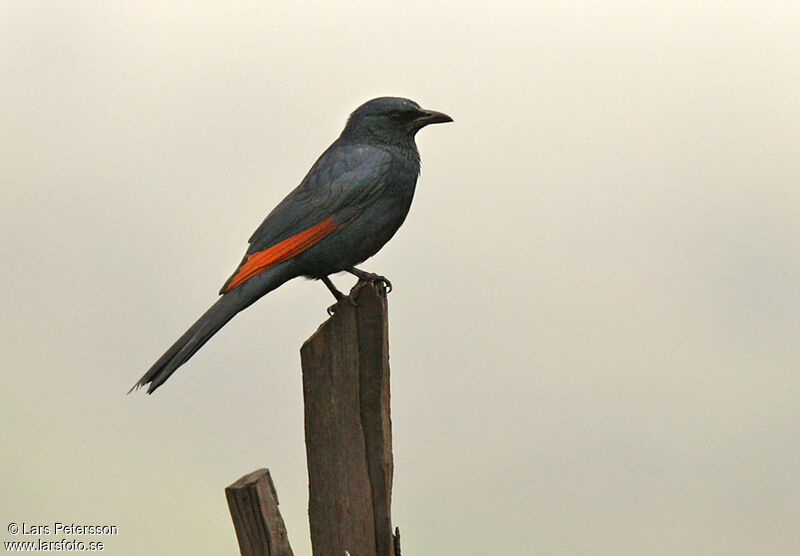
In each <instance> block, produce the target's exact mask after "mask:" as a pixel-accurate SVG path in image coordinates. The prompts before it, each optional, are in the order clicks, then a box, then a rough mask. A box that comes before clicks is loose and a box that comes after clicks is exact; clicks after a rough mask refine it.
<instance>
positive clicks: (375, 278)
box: [361, 272, 393, 293]
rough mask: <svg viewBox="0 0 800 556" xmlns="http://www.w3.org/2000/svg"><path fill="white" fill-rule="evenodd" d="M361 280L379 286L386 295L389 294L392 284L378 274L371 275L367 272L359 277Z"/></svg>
mask: <svg viewBox="0 0 800 556" xmlns="http://www.w3.org/2000/svg"><path fill="white" fill-rule="evenodd" d="M361 279H362V280H366V281H367V282H372V283H373V284H379V285H380V286H381V287H382V288H383V289H384V290H386V293H391V291H392V289H393V286H392V283H391V282H390V281H389V279H388V278H387V277H386V276H381V275H380V274H373V273H372V272H369V273H367V274H365V275H364V276H362V277H361Z"/></svg>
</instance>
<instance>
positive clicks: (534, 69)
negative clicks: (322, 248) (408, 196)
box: [0, 0, 800, 556]
mask: <svg viewBox="0 0 800 556" xmlns="http://www.w3.org/2000/svg"><path fill="white" fill-rule="evenodd" d="M433 4H434V3H431V2H404V3H402V7H399V3H398V6H397V7H396V6H395V4H391V5H390V4H389V3H385V2H366V1H365V2H346V3H339V2H328V3H318V2H317V3H315V2H309V3H304V4H302V5H301V4H298V3H297V2H283V3H277V2H264V1H255V0H253V1H241V2H225V3H222V2H206V1H197V0H193V1H185V2H127V1H117V0H85V1H78V0H76V1H71V2H48V1H35V0H24V1H23V0H19V1H15V0H5V1H3V2H2V3H0V76H2V77H0V80H1V82H2V84H1V85H0V125H1V127H0V130H1V131H0V191H1V192H2V204H1V205H0V211H2V212H1V213H0V233H1V234H2V236H1V237H2V239H1V240H0V265H1V267H2V272H0V310H1V312H2V320H0V341H1V342H2V350H1V351H0V364H1V365H2V374H1V375H0V408H2V409H1V410H0V435H2V436H0V445H1V446H2V448H1V449H0V450H1V452H0V453H1V454H2V455H1V456H0V520H1V521H2V522H0V540H3V541H8V540H12V539H17V540H19V539H21V538H22V537H21V536H17V537H14V536H12V535H10V534H8V533H7V531H6V529H7V524H8V523H11V522H16V523H20V524H21V523H22V522H26V523H29V524H30V523H52V522H54V521H61V522H75V523H110V524H115V525H117V526H118V527H119V535H118V536H116V537H105V538H103V539H102V540H103V541H104V542H105V543H106V553H108V554H120V555H135V556H139V555H142V554H165V555H166V554H169V555H171V556H179V555H192V556H195V555H198V554H216V555H222V554H229V555H232V554H236V553H237V548H236V539H235V535H234V531H233V527H232V524H231V522H230V517H229V515H228V510H227V506H226V503H225V498H224V494H223V489H224V487H225V486H227V485H229V484H230V483H232V482H233V481H235V480H236V479H238V478H239V477H240V476H242V475H244V474H245V473H248V472H250V471H253V470H254V469H257V468H259V467H264V466H267V467H269V468H270V469H271V470H272V474H273V477H274V479H275V482H276V486H277V490H278V494H279V496H280V501H281V510H282V512H283V515H284V517H285V520H286V524H287V528H288V532H289V538H290V540H291V543H292V546H293V547H294V550H295V554H296V555H298V556H302V555H310V542H309V538H308V524H307V515H306V514H307V475H306V467H305V450H304V444H303V425H302V423H303V417H302V415H303V414H302V391H301V378H300V358H299V348H300V345H301V344H302V343H303V341H304V340H305V339H306V338H307V337H308V336H309V335H310V334H312V333H313V332H314V331H315V330H316V328H317V326H318V325H319V324H320V323H321V322H322V321H323V320H324V319H325V318H326V314H325V308H326V307H327V306H328V305H329V304H330V303H331V301H332V298H331V296H330V294H329V292H328V291H327V290H326V289H325V287H324V286H323V285H322V284H320V283H314V282H309V281H304V280H295V281H292V282H289V283H288V284H286V285H284V286H283V287H281V288H280V289H279V290H276V291H275V292H273V293H271V294H270V295H269V296H267V297H266V298H264V299H262V300H261V301H260V302H258V303H257V304H256V305H254V306H253V307H251V308H250V309H248V310H247V311H245V312H244V313H242V314H241V315H239V316H238V317H237V318H236V319H234V320H233V321H232V322H231V323H230V324H229V325H228V326H226V327H225V328H224V329H223V330H222V332H220V333H219V334H218V335H217V336H216V337H215V338H214V339H213V340H212V341H211V342H210V343H209V344H208V345H207V346H206V347H205V348H203V350H202V351H200V352H199V353H198V355H197V356H195V357H194V358H193V359H192V360H191V362H190V363H189V364H187V365H186V366H184V367H182V368H181V369H180V370H179V371H178V372H177V373H176V374H175V375H174V376H173V378H172V379H171V380H170V381H169V382H168V383H167V384H166V385H165V386H164V387H162V388H161V389H160V390H159V391H158V392H157V393H156V394H155V395H154V396H151V397H148V396H146V395H144V394H142V393H141V392H140V393H138V394H136V395H133V394H132V395H131V396H125V392H127V390H128V388H130V386H131V385H132V384H133V383H134V382H135V381H136V380H137V379H138V378H139V377H140V376H141V374H142V373H143V372H144V371H145V370H146V369H147V368H148V367H149V366H150V365H151V364H152V362H153V361H154V360H155V359H156V358H157V357H158V356H159V355H161V353H162V352H163V351H164V350H165V349H166V348H167V347H168V346H169V345H170V344H171V343H172V342H173V341H174V340H175V339H176V338H177V337H178V336H179V335H180V334H181V333H182V332H183V331H184V330H185V329H186V328H187V327H188V326H189V325H190V324H191V323H192V322H194V320H195V319H196V318H197V317H198V316H199V314H200V313H202V312H203V311H204V310H205V309H206V308H207V307H208V306H209V305H210V304H211V303H212V302H213V301H214V300H215V299H216V292H217V291H218V289H219V287H220V286H221V284H222V283H223V282H224V281H225V279H226V278H227V277H228V276H229V275H230V273H231V272H232V271H233V269H234V268H235V267H236V265H237V263H238V262H239V260H240V258H241V256H242V253H243V252H244V249H245V247H246V241H247V238H248V237H249V236H250V233H251V232H252V231H253V230H254V229H255V227H256V226H257V225H258V224H259V223H260V222H261V220H262V219H263V218H264V216H265V215H266V214H267V212H269V211H270V210H271V209H272V208H273V206H274V205H275V204H276V203H277V202H278V201H280V200H281V199H282V198H283V196H284V195H286V193H288V192H289V191H290V190H291V189H292V188H294V187H295V186H296V185H297V184H298V183H299V181H300V180H301V179H302V177H303V176H304V174H305V172H306V171H307V170H308V168H309V167H310V166H311V164H312V163H313V162H314V160H315V159H316V157H317V156H319V154H320V153H321V152H322V151H323V150H324V149H325V148H326V147H327V146H328V145H329V144H330V143H331V142H332V141H333V140H334V139H335V138H336V136H337V135H338V133H339V132H340V131H341V128H342V127H343V125H344V122H345V120H346V118H347V116H348V114H349V113H350V112H351V111H352V110H353V109H354V108H355V107H356V106H358V105H359V104H361V103H362V102H364V101H366V100H368V99H370V98H372V97H375V96H383V95H397V96H406V97H409V98H412V99H414V100H415V101H417V102H419V103H420V104H421V105H422V106H424V107H428V108H432V109H435V110H440V111H444V112H447V113H448V114H450V115H451V116H453V118H454V119H455V123H453V124H449V125H446V126H433V127H430V128H426V129H425V130H423V131H422V132H421V133H420V135H419V137H418V144H419V147H420V151H421V154H422V161H423V171H422V176H421V177H420V180H419V183H418V188H417V195H416V198H415V200H414V205H413V206H412V209H411V213H410V215H409V217H408V219H407V220H406V223H405V225H404V226H403V228H402V229H401V230H400V232H398V234H397V235H396V236H395V238H394V239H393V240H392V241H391V242H390V243H389V244H387V245H386V247H385V248H384V249H383V250H382V251H381V252H380V253H379V254H378V255H376V256H375V257H374V258H373V259H371V260H369V261H368V262H366V263H364V265H362V266H363V268H365V269H367V270H371V271H374V272H379V273H382V274H385V275H386V276H388V277H390V278H391V280H392V282H393V284H394V286H395V290H394V291H393V292H392V293H391V295H390V298H389V304H390V341H391V368H392V404H393V405H392V416H393V423H394V457H395V485H394V505H393V518H394V522H395V524H396V525H399V526H400V527H401V530H402V532H403V549H404V553H406V552H407V553H408V554H409V555H417V556H423V555H451V554H459V555H464V556H468V555H469V556H483V555H488V554H492V555H515V556H516V555H519V556H527V555H530V554H537V555H538V554H549V555H564V554H570V555H572V554H576V555H584V554H592V555H595V554H602V555H637V556H638V555H644V554H647V555H649V554H664V555H668V554H669V555H672V554H681V555H704V556H705V555H725V556H729V555H752V554H781V555H782V554H797V553H798V552H800V530H799V529H798V527H797V524H798V523H800V443H798V438H799V437H800V414H798V407H800V372H799V371H800V342H799V341H798V332H799V331H800V286H799V285H798V284H800V187H799V186H798V184H800V106H799V105H798V98H800V63H799V62H800V60H798V57H799V56H800V54H799V53H800V33H798V29H800V7H799V6H800V4H798V3H797V2H794V1H789V0H786V1H782V2H777V1H776V2H769V1H766V2H761V3H759V4H758V5H756V3H753V2H743V1H731V0H726V1H724V2H723V1H718V2H697V1H683V0H679V1H673V2H661V3H658V4H660V5H658V6H655V5H654V4H656V3H653V2H648V3H645V2H637V1H632V0H631V1H628V2H621V1H610V2H570V1H568V2H518V3H483V4H480V3H475V4H472V3H466V2H451V3H438V4H435V5H433ZM334 280H335V281H336V282H337V284H338V285H339V286H340V287H341V288H349V287H350V286H351V285H352V283H353V282H354V280H353V279H352V278H351V277H349V276H347V275H342V276H337V277H335V278H334ZM45 540H58V539H57V538H56V537H45ZM90 540H96V539H90Z"/></svg>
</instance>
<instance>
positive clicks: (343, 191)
mask: <svg viewBox="0 0 800 556" xmlns="http://www.w3.org/2000/svg"><path fill="white" fill-rule="evenodd" d="M390 163H391V155H390V154H389V153H388V152H386V151H385V150H383V149H379V148H376V147H371V146H367V145H337V144H336V143H334V144H333V145H332V146H331V147H330V148H329V149H328V150H327V151H325V153H323V155H322V156H321V157H320V158H319V160H317V162H316V163H315V164H314V166H313V167H312V168H311V170H310V171H309V172H308V175H306V177H305V178H304V179H303V181H302V182H301V183H300V185H299V186H297V188H296V189H295V190H294V191H292V192H291V193H289V195H288V196H287V197H286V198H285V199H284V200H283V201H281V202H280V203H279V204H278V206H277V207H275V209H274V210H273V211H272V212H271V213H269V215H268V216H267V217H266V218H265V219H264V222H262V223H261V225H260V226H259V227H258V229H256V231H255V232H254V233H253V235H252V236H251V237H250V247H249V248H248V249H247V254H246V255H245V256H244V259H242V262H241V263H240V264H239V267H238V268H237V269H236V272H234V273H233V275H232V276H231V277H230V278H228V280H227V281H226V282H225V284H224V285H223V286H222V289H221V290H220V293H225V292H228V291H230V290H232V289H233V288H235V287H237V286H239V285H240V284H242V283H244V282H245V281H247V280H249V279H250V278H252V277H253V276H255V275H257V274H259V273H260V272H263V271H265V270H267V269H269V268H271V267H273V266H275V265H277V264H279V263H282V262H284V261H286V260H289V259H291V258H292V257H294V256H296V255H298V254H300V253H302V252H303V251H305V250H306V249H308V248H309V247H311V246H312V245H314V244H315V243H317V242H319V241H321V240H322V239H323V238H325V237H326V236H327V235H328V234H330V233H331V232H333V231H334V230H337V229H339V228H342V227H344V226H347V224H349V223H350V222H351V221H352V220H353V219H354V218H356V217H357V216H358V215H359V214H361V213H362V212H363V211H364V209H365V208H366V207H367V206H369V204H370V203H371V202H372V201H373V200H374V199H375V198H376V197H378V196H379V195H380V194H381V192H382V191H383V190H384V188H385V187H386V179H385V178H384V176H386V175H387V169H388V166H389V164H390Z"/></svg>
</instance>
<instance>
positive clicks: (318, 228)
mask: <svg viewBox="0 0 800 556" xmlns="http://www.w3.org/2000/svg"><path fill="white" fill-rule="evenodd" d="M335 229H336V226H335V225H334V223H333V216H330V217H328V218H327V219H326V220H323V221H322V222H320V223H319V224H315V225H314V226H311V227H310V228H308V229H307V230H303V231H302V232H299V233H297V234H295V235H293V236H291V237H288V238H286V239H284V240H283V241H281V242H279V243H276V244H275V245H273V246H272V247H270V248H268V249H264V250H263V251H257V252H255V253H251V254H249V255H245V258H244V261H242V264H241V265H239V268H238V269H236V272H235V273H234V275H233V276H231V277H230V278H228V281H227V282H226V283H225V285H224V286H222V291H221V292H220V293H225V292H229V291H231V290H232V289H233V288H235V287H237V286H239V285H241V284H243V283H244V282H246V281H247V280H249V279H250V278H252V277H253V276H255V275H256V274H258V273H259V272H264V271H265V270H267V269H269V268H272V267H273V266H275V265H277V264H279V263H282V262H283V261H287V260H289V259H291V258H292V257H294V256H295V255H299V254H300V253H302V252H303V251H305V250H306V249H308V248H309V247H311V246H312V245H314V244H315V243H317V242H319V241H320V240H322V238H324V237H325V236H327V235H328V234H329V233H331V232H332V231H334V230H335Z"/></svg>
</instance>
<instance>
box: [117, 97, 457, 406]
mask: <svg viewBox="0 0 800 556" xmlns="http://www.w3.org/2000/svg"><path fill="white" fill-rule="evenodd" d="M452 121H453V119H452V118H451V117H450V116H448V115H447V114H444V113H442V112H437V111H435V110H425V109H423V108H421V107H420V105H419V104H417V103H416V102H414V101H412V100H410V99H407V98H400V97H379V98H375V99H372V100H369V101H367V102H365V103H364V104H362V105H361V106H359V107H358V108H356V109H355V110H354V111H353V112H352V114H350V117H349V118H348V119H347V122H346V124H345V126H344V129H343V130H342V132H341V134H340V135H339V137H338V138H337V139H336V140H335V141H334V142H333V143H332V144H331V145H330V147H328V148H327V149H326V150H325V152H323V153H322V155H320V157H319V158H318V159H317V161H316V162H315V163H314V165H313V166H312V167H311V169H310V170H309V171H308V173H307V174H306V176H305V177H304V178H303V180H302V181H301V182H300V185H298V186H297V187H296V188H295V189H294V190H292V191H291V192H290V193H289V194H288V195H287V196H286V197H285V198H284V199H283V200H282V201H281V202H280V203H278V205H277V206H276V207H275V208H274V209H273V210H272V212H270V213H269V214H268V215H267V217H266V218H265V219H264V221H263V222H262V223H261V225H260V226H258V228H257V229H256V231H255V232H254V233H253V235H252V236H250V239H249V247H248V248H247V251H246V253H245V255H244V258H243V259H242V261H241V263H240V264H239V266H238V267H237V268H236V270H235V271H234V273H233V274H232V275H231V276H230V278H228V280H227V281H226V282H225V283H224V284H223V286H222V289H221V290H220V292H219V294H220V297H219V298H218V299H217V301H216V302H215V303H214V304H213V305H211V307H210V308H209V309H208V310H207V311H206V312H205V313H204V314H203V315H202V316H201V317H200V318H199V319H198V320H197V322H195V323H194V324H193V325H192V326H191V327H189V329H188V330H187V331H186V332H185V333H184V334H183V335H182V336H181V337H180V338H179V339H178V340H177V341H176V342H175V343H174V344H173V345H172V346H171V347H170V348H169V349H168V350H167V351H166V352H165V353H164V354H163V355H162V356H161V357H160V358H159V359H158V360H157V361H156V362H155V363H154V364H153V365H152V366H151V367H150V368H149V369H148V370H147V372H146V373H145V374H144V375H143V376H142V377H141V378H140V379H139V380H138V381H137V382H136V384H134V386H133V388H131V390H130V391H129V393H130V392H131V391H133V390H138V389H139V388H142V387H145V386H146V387H147V393H148V394H152V393H153V392H154V391H155V390H156V389H157V388H158V387H159V386H161V385H162V384H164V382H165V381H166V380H167V379H168V378H169V377H170V376H171V375H172V374H173V373H174V372H175V371H176V370H177V369H178V368H179V367H180V366H181V365H183V364H184V363H186V362H187V361H188V360H189V359H190V358H191V357H192V356H193V355H194V354H195V353H197V351H198V350H199V349H200V348H201V347H203V345H205V343H206V342H208V340H209V339H210V338H211V337H212V336H213V335H214V334H216V333H217V332H218V331H219V330H220V329H221V328H222V327H223V326H225V324H227V323H228V322H229V321H230V320H231V319H232V318H233V317H234V316H236V315H237V314H238V313H239V312H241V311H243V310H244V309H246V308H247V307H249V306H250V305H252V304H253V303H254V302H256V301H257V300H258V299H260V298H261V297H263V296H265V295H266V294H268V293H269V292H271V291H273V290H274V289H276V288H278V287H279V286H281V285H283V284H284V283H286V282H287V281H289V280H292V279H293V278H298V277H306V278H310V279H313V280H320V281H322V283H323V284H324V285H325V286H326V287H327V288H328V289H329V290H330V291H331V293H332V294H333V296H334V297H335V298H336V303H335V304H334V305H332V306H331V307H330V308H328V313H330V314H333V312H334V311H335V310H336V308H337V307H338V306H339V304H340V303H343V302H348V301H349V302H351V303H352V300H351V299H350V298H349V297H348V296H346V295H345V294H343V293H342V292H340V291H339V290H338V289H336V287H335V286H334V284H333V282H331V280H330V278H329V276H330V275H332V274H336V273H339V272H343V271H344V272H349V273H351V274H353V275H354V276H356V277H357V278H358V279H359V280H368V281H373V282H380V283H382V284H383V285H384V286H385V287H386V289H387V291H390V290H391V287H392V285H391V282H390V281H389V280H388V279H387V278H385V277H384V276H381V275H378V274H374V273H371V272H366V271H364V270H361V269H359V268H356V265H359V264H360V263H362V262H364V261H365V260H367V259H369V258H370V257H372V256H373V255H374V254H375V253H377V252H378V250H380V249H381V247H383V245H384V244H385V243H386V242H387V241H389V240H390V239H391V238H392V236H394V234H395V232H397V230H398V228H400V226H401V225H402V224H403V222H404V220H405V219H406V215H407V214H408V211H409V209H410V207H411V201H412V198H413V196H414V190H415V188H416V184H417V178H418V177H419V174H420V156H419V150H418V149H417V145H416V142H415V137H416V134H417V132H418V131H419V130H420V129H422V128H423V127H425V126H427V125H430V124H439V123H446V122H452Z"/></svg>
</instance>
